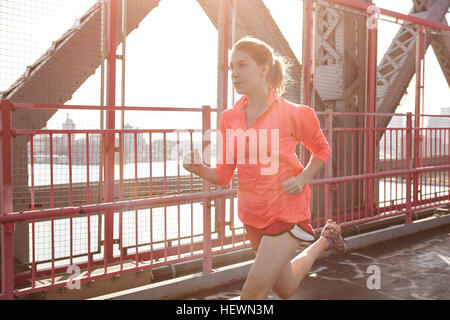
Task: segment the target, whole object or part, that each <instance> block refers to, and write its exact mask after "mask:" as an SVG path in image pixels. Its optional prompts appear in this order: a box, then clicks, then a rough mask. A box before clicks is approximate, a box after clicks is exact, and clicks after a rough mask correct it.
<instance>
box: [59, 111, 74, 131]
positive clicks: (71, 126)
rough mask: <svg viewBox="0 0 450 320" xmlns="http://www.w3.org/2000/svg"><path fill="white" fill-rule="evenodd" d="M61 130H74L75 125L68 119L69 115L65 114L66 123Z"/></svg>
mask: <svg viewBox="0 0 450 320" xmlns="http://www.w3.org/2000/svg"><path fill="white" fill-rule="evenodd" d="M62 129H63V130H75V123H74V122H73V120H72V119H70V118H69V114H67V119H66V121H65V122H64V123H63V124H62Z"/></svg>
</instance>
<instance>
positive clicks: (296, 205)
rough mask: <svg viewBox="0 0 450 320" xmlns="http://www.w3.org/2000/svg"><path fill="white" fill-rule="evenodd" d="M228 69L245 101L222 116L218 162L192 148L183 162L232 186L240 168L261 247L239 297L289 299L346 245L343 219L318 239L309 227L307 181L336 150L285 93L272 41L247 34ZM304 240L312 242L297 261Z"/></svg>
mask: <svg viewBox="0 0 450 320" xmlns="http://www.w3.org/2000/svg"><path fill="white" fill-rule="evenodd" d="M230 69H231V77H232V81H233V85H234V87H235V89H236V91H237V92H238V93H239V94H242V98H241V99H240V100H239V101H238V102H237V103H236V104H235V106H234V107H233V108H231V109H228V110H226V111H224V112H223V113H222V115H221V117H220V120H219V129H220V133H221V137H222V146H221V150H220V152H219V157H218V159H217V165H216V167H215V168H210V167H207V166H205V165H203V161H202V160H201V157H200V154H199V152H198V151H197V150H194V151H193V152H188V153H186V154H185V156H184V159H183V167H184V168H185V169H186V170H188V171H190V172H192V173H194V174H196V175H198V176H200V177H202V178H204V179H207V180H209V181H210V182H211V183H212V184H215V185H227V184H228V183H230V181H231V179H232V178H233V175H234V171H235V169H236V167H237V169H238V215H239V219H240V220H241V221H242V222H243V224H244V227H245V230H246V232H247V236H248V238H249V240H250V243H251V245H252V247H253V248H254V249H255V250H256V252H257V253H256V257H255V261H254V263H253V265H252V267H251V269H250V272H249V274H248V277H247V280H246V281H245V284H244V287H243V289H242V294H241V299H267V298H268V295H269V293H270V291H271V290H272V289H273V290H274V291H275V292H276V293H277V294H278V296H279V297H280V298H282V299H287V298H289V297H290V296H292V295H293V294H294V292H295V291H296V290H297V287H298V285H299V284H300V282H301V281H302V279H303V278H304V277H305V275H306V274H307V273H308V271H309V270H310V269H311V267H312V265H313V263H314V262H315V260H316V259H317V258H318V257H319V254H320V253H321V252H322V251H325V250H328V249H333V250H335V251H338V252H344V251H345V250H346V249H347V246H346V243H345V241H344V239H343V238H342V236H341V229H340V227H339V225H338V224H337V223H335V222H333V221H331V220H328V222H327V224H326V225H325V227H324V228H323V230H322V232H321V235H320V236H319V237H318V238H317V237H316V236H315V234H314V230H313V228H312V227H311V225H310V224H309V221H310V218H311V212H310V195H311V190H310V187H309V185H308V182H309V181H310V180H311V179H312V178H313V176H314V175H315V174H316V173H317V172H318V170H319V169H320V168H322V166H323V165H324V163H325V162H326V161H327V160H328V158H329V157H330V155H331V150H330V148H329V146H328V143H327V141H326V139H325V137H324V135H323V132H322V130H321V129H320V124H319V120H318V118H317V116H316V114H315V112H314V110H313V109H311V108H310V107H308V106H304V105H297V104H294V103H292V102H289V101H287V100H285V99H283V98H281V95H282V94H283V92H284V81H285V73H286V65H285V63H284V60H283V58H282V57H279V56H276V55H275V54H274V50H273V49H272V48H271V47H270V46H269V45H268V44H266V43H264V42H262V41H260V40H258V39H254V38H250V37H246V38H244V39H241V40H240V41H238V42H237V43H236V44H235V45H234V46H233V50H232V54H231V62H230ZM242 133H244V134H242ZM299 142H302V143H303V145H304V146H305V147H306V148H308V149H309V150H310V151H311V153H312V156H311V159H310V161H309V163H308V164H307V166H306V167H303V165H302V164H301V163H300V161H299V159H298V157H297V156H296V154H295V147H296V145H297V144H298V143H299ZM242 150H245V152H242ZM257 150H259V151H257ZM304 241H307V242H310V243H311V244H310V245H309V247H308V248H306V249H305V250H303V251H302V252H301V253H300V254H299V255H297V256H296V257H295V258H294V259H293V260H292V261H291V258H292V256H293V255H294V254H295V251H296V250H297V249H298V247H299V245H300V243H301V242H304Z"/></svg>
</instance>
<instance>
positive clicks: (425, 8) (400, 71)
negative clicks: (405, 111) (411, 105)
mask: <svg viewBox="0 0 450 320" xmlns="http://www.w3.org/2000/svg"><path fill="white" fill-rule="evenodd" d="M449 6H450V3H449V1H448V0H428V1H422V0H421V1H419V2H416V3H415V7H414V8H413V9H412V10H411V11H410V13H409V15H412V16H416V17H420V18H423V19H427V20H431V21H435V22H441V21H443V19H445V14H446V13H447V10H448V8H449ZM432 39H433V37H431V36H430V33H429V32H427V37H426V39H425V41H424V43H425V44H424V45H425V50H426V49H427V48H428V46H429V45H430V44H431V41H432ZM441 57H443V56H441ZM441 59H442V58H441ZM415 65H416V30H415V29H414V27H413V25H411V24H407V23H405V24H403V25H402V27H401V28H400V30H399V31H398V32H397V34H396V36H395V38H394V39H393V40H392V43H391V46H390V47H389V49H388V50H387V52H386V53H385V55H384V57H383V59H382V60H381V63H380V64H379V66H378V71H377V112H380V113H394V112H395V110H396V108H397V106H398V104H399V102H400V100H401V98H402V96H403V94H404V93H405V92H406V89H407V88H408V85H409V83H410V82H411V79H412V77H413V75H414V73H415ZM390 120H391V119H390V118H389V117H382V119H379V120H378V122H377V126H378V127H380V128H385V127H387V125H388V124H389V122H390Z"/></svg>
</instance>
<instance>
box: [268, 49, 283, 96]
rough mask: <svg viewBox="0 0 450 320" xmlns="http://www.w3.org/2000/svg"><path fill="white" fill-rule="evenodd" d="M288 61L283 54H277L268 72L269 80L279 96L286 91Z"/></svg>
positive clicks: (270, 85)
mask: <svg viewBox="0 0 450 320" xmlns="http://www.w3.org/2000/svg"><path fill="white" fill-rule="evenodd" d="M285 73H286V63H285V61H284V59H283V57H281V56H275V57H274V59H273V63H272V65H271V66H270V68H269V72H267V82H268V84H269V87H271V88H272V89H273V90H274V91H275V93H276V95H277V96H281V95H282V94H283V93H284V91H285Z"/></svg>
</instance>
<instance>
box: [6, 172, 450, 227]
mask: <svg viewBox="0 0 450 320" xmlns="http://www.w3.org/2000/svg"><path fill="white" fill-rule="evenodd" d="M445 170H450V165H441V166H430V167H421V168H414V169H402V170H394V171H386V172H377V173H371V174H360V175H353V176H345V177H335V178H326V179H319V180H312V181H310V182H309V184H310V185H311V186H312V185H323V184H334V183H341V182H347V181H354V180H363V179H372V178H383V177H390V176H400V175H407V174H415V173H421V172H431V171H445ZM236 195H237V190H235V189H229V190H218V191H208V192H197V193H190V194H182V195H171V196H163V197H157V198H144V199H137V200H127V201H117V202H109V203H100V204H91V205H85V206H80V207H65V208H54V209H44V210H31V211H23V212H15V213H6V214H1V215H0V224H4V223H8V222H18V221H27V220H33V219H34V220H39V219H45V218H52V217H61V216H69V215H79V214H87V213H98V212H103V211H114V210H115V211H117V210H124V209H130V210H131V209H136V208H139V207H151V206H153V205H161V204H162V205H169V204H170V205H173V204H178V203H183V202H189V201H201V200H205V199H212V198H221V197H230V196H236Z"/></svg>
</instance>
